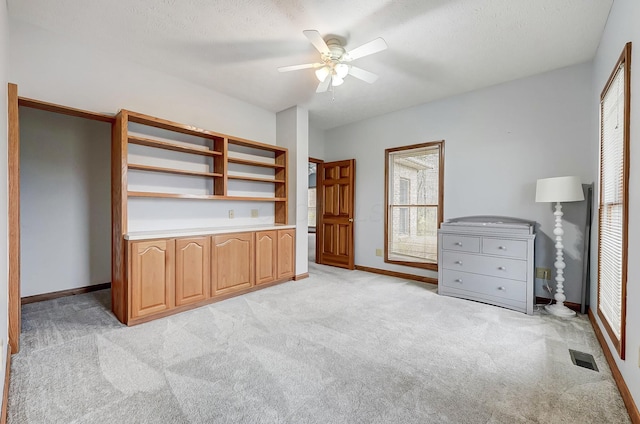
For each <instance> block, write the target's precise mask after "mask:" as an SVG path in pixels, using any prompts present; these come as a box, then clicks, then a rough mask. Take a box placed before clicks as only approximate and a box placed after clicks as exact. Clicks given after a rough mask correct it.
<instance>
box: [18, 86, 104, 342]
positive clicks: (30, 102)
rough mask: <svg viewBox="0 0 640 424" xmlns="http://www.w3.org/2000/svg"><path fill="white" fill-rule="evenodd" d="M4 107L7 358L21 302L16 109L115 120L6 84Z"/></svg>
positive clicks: (98, 119) (19, 324) (19, 329)
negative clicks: (20, 91) (30, 95)
mask: <svg viewBox="0 0 640 424" xmlns="http://www.w3.org/2000/svg"><path fill="white" fill-rule="evenodd" d="M7 90H8V91H7V103H8V118H7V124H8V127H9V128H8V130H9V131H8V133H9V135H8V149H7V156H8V157H7V162H8V170H7V174H8V175H7V178H8V185H9V199H8V200H9V204H8V206H7V208H8V211H7V214H8V220H9V252H8V253H9V263H8V267H9V278H8V286H9V300H8V303H9V304H8V309H9V314H8V315H9V316H8V321H9V340H8V342H9V349H10V350H11V354H14V353H18V352H19V351H20V332H21V313H20V307H21V306H22V305H21V304H22V301H21V298H20V115H19V107H20V106H23V107H29V108H33V109H39V110H44V111H47V112H53V113H60V114H62V115H69V116H75V117H77V118H86V119H91V120H94V121H101V122H108V123H110V124H111V128H112V130H113V125H114V123H115V117H114V116H113V115H109V114H106V113H97V112H91V111H88V110H82V109H76V108H72V107H68V106H62V105H58V104H55V103H48V102H43V101H41V100H34V99H29V98H26V97H20V96H18V86H17V85H16V84H13V83H9V84H8V87H7Z"/></svg>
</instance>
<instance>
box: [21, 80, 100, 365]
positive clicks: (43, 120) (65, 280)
mask: <svg viewBox="0 0 640 424" xmlns="http://www.w3.org/2000/svg"><path fill="white" fill-rule="evenodd" d="M8 94H9V95H8V107H9V116H8V118H9V119H8V121H9V122H8V124H9V148H8V164H9V173H8V174H9V175H8V180H9V211H8V215H9V346H10V348H11V353H12V354H15V353H17V352H18V351H19V349H20V333H21V305H22V296H23V295H24V294H26V295H27V296H29V295H32V296H31V298H30V299H27V300H36V299H35V298H38V299H37V300H44V299H45V298H47V297H52V298H53V297H59V296H61V295H66V294H77V293H81V292H83V291H82V290H83V289H85V290H86V291H90V290H91V288H89V287H87V286H90V285H92V284H93V285H94V286H91V287H92V288H93V289H95V288H96V287H97V286H102V288H106V287H105V286H106V285H107V284H108V281H109V280H110V272H109V273H108V274H105V272H108V271H110V262H111V256H110V248H109V246H108V244H107V246H106V249H105V247H104V246H103V245H102V244H104V243H102V242H101V239H103V238H104V233H105V232H106V233H107V236H108V234H109V233H110V226H111V219H110V214H109V211H108V209H109V207H108V206H109V205H110V203H111V200H110V191H111V188H110V187H111V178H110V160H108V159H107V162H106V167H105V166H102V165H104V164H105V163H104V161H105V156H106V157H109V156H110V150H111V149H110V139H111V129H112V128H111V127H112V123H113V117H111V116H109V115H106V114H99V113H93V112H88V111H83V110H79V109H74V108H69V107H65V106H60V105H55V104H51V103H47V102H42V101H38V100H33V99H27V98H22V97H18V87H17V86H16V85H15V84H9V93H8ZM21 114H22V116H21ZM79 118H80V119H79ZM21 124H22V125H23V128H22V130H21V128H20V126H21ZM21 136H22V137H23V140H22V144H23V145H22V146H21V140H20V139H21ZM38 143H41V144H40V145H38ZM58 143H60V144H58ZM96 143H100V144H101V146H100V149H95V146H96ZM21 147H22V149H23V151H22V152H21ZM21 174H22V178H21ZM21 180H22V181H21ZM21 183H22V185H21ZM21 204H22V209H23V211H22V212H21ZM77 205H81V207H80V208H77V207H75V206H77ZM105 205H106V207H105ZM104 209H107V212H106V213H105V212H104ZM21 226H22V228H21ZM76 230H77V231H76ZM96 232H97V234H96ZM107 239H108V237H107ZM22 253H24V255H23V254H22ZM45 260H49V261H50V262H48V263H44V262H45ZM65 262H66V263H65ZM105 264H106V265H105ZM25 266H27V267H28V268H25ZM51 267H54V268H55V267H57V268H56V269H57V270H59V271H60V270H61V272H62V273H63V274H64V275H60V280H59V281H58V282H59V283H60V284H57V283H58V282H56V281H55V278H54V277H55V275H54V274H55V273H51V274H42V272H47V270H48V271H51ZM21 268H22V269H23V272H21ZM105 269H106V271H105ZM27 271H28V272H27ZM85 271H88V272H85ZM91 271H94V272H91ZM90 272H91V275H93V277H91V278H86V281H85V279H84V278H85V277H84V275H85V274H86V275H89V273H90ZM73 273H75V274H77V275H75V274H74V275H73V276H72V275H71V274H73ZM97 274H100V277H96V275H97ZM27 280H29V281H31V282H34V284H30V285H29V286H28V287H26V290H25V287H22V284H24V281H27ZM64 284H68V285H67V286H66V287H64ZM80 286H83V287H80ZM35 293H38V294H35ZM34 294H35V295H34Z"/></svg>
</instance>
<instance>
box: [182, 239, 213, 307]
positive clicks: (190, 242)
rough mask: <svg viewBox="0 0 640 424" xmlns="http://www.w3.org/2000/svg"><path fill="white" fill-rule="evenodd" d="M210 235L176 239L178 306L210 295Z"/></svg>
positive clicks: (198, 300)
mask: <svg viewBox="0 0 640 424" xmlns="http://www.w3.org/2000/svg"><path fill="white" fill-rule="evenodd" d="M210 242H211V240H210V237H192V238H179V239H176V306H180V305H188V304H190V303H195V302H200V301H202V300H205V299H207V298H208V297H209V289H210V287H209V286H210V281H211V279H210V272H211V266H210V258H211V249H210Z"/></svg>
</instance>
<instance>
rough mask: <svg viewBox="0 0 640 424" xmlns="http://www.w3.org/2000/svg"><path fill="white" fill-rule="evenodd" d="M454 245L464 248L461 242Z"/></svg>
mask: <svg viewBox="0 0 640 424" xmlns="http://www.w3.org/2000/svg"><path fill="white" fill-rule="evenodd" d="M453 244H454V245H456V246H460V247H462V242H461V241H457V242H455V243H453Z"/></svg>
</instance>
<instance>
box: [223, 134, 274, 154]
mask: <svg viewBox="0 0 640 424" xmlns="http://www.w3.org/2000/svg"><path fill="white" fill-rule="evenodd" d="M227 140H228V143H229V144H234V145H236V146H243V147H250V148H252V149H260V150H266V151H268V152H274V153H285V152H286V151H287V149H286V148H284V147H279V146H275V145H273V144H265V143H258V142H257V141H251V140H244V139H241V138H230V137H229V138H228V139H227Z"/></svg>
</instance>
